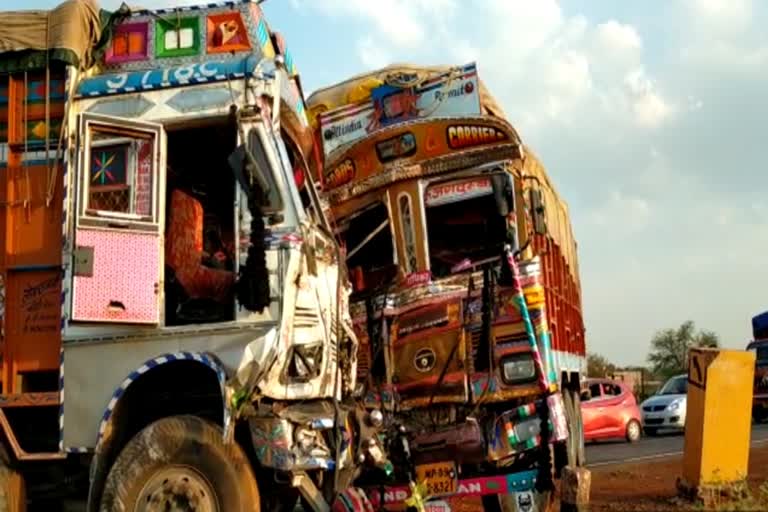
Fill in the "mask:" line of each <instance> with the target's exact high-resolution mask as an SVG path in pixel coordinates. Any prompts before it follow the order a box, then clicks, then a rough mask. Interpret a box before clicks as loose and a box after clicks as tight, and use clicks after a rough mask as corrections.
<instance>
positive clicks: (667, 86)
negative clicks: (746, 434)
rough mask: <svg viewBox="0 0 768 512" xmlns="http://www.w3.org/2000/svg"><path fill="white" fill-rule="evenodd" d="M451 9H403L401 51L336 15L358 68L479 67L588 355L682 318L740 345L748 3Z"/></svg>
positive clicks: (759, 256)
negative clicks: (569, 282) (567, 281)
mask: <svg viewBox="0 0 768 512" xmlns="http://www.w3.org/2000/svg"><path fill="white" fill-rule="evenodd" d="M301 1H303V2H304V5H305V6H306V7H305V8H309V10H310V12H313V13H317V12H320V11H319V9H318V8H315V7H312V6H311V5H309V4H310V0H301ZM339 1H341V0H339ZM583 4H584V5H585V9H594V10H598V8H593V6H592V3H590V2H587V3H583ZM435 5H437V4H435ZM458 5H460V7H459V8H458V9H459V10H456V9H454V8H453V7H447V8H445V9H444V10H445V13H441V12H439V11H440V9H442V8H441V7H439V8H438V9H437V12H439V15H428V14H427V11H426V10H425V9H424V8H423V7H417V6H415V4H414V6H410V7H406V8H403V7H402V6H401V9H405V10H402V11H401V14H399V16H404V17H410V18H409V19H410V21H413V22H414V23H416V24H417V25H418V26H419V27H421V28H420V29H419V30H418V32H419V33H421V34H423V35H424V36H423V37H425V38H426V39H425V41H427V42H428V44H419V45H415V46H412V47H408V48H406V47H405V46H403V44H402V43H400V42H397V41H393V40H392V39H391V38H390V37H389V36H388V32H387V31H386V30H384V29H382V28H381V27H380V26H379V25H378V24H377V23H376V22H375V21H374V20H373V19H372V18H370V17H361V16H360V15H357V14H354V13H352V12H351V11H349V10H346V11H344V13H343V14H338V13H337V15H338V16H342V17H345V18H344V19H345V22H348V23H349V26H355V27H356V28H357V29H358V32H359V33H360V34H361V35H360V36H359V37H358V40H359V41H360V42H359V44H358V46H357V49H358V55H357V57H358V59H359V60H360V62H361V63H364V65H365V66H366V67H371V66H373V65H374V63H381V62H383V61H384V60H385V59H390V58H391V59H390V60H391V61H411V62H422V63H441V64H442V63H456V64H460V63H465V62H469V61H473V60H474V61H477V62H478V69H479V73H480V76H481V78H482V79H483V80H484V81H485V82H486V83H487V84H488V86H489V88H490V90H491V92H492V93H493V94H494V95H495V96H496V98H497V99H498V100H499V102H500V103H501V105H502V107H503V108H504V110H505V111H506V113H507V114H508V116H509V119H510V121H511V122H512V123H513V124H514V125H515V126H516V127H517V128H518V130H519V131H520V133H521V135H522V136H523V138H524V140H526V141H527V142H528V143H529V144H531V146H532V147H533V149H534V150H535V151H536V152H537V154H538V155H539V157H541V158H542V160H543V162H544V164H545V165H546V166H547V168H548V170H549V173H550V175H551V177H552V179H553V180H554V182H555V183H556V185H557V187H558V189H559V191H560V192H561V193H562V194H563V195H564V197H565V199H566V200H567V201H568V203H569V205H570V210H571V213H572V222H573V224H574V226H573V227H574V231H575V233H576V236H577V237H578V240H579V258H580V267H581V272H582V284H583V287H584V290H583V294H584V295H583V297H584V299H583V300H584V306H583V307H584V311H585V314H586V325H587V329H588V343H589V345H590V349H592V350H595V351H598V352H604V353H605V354H606V355H607V356H609V357H611V358H614V359H615V360H616V362H619V363H627V364H629V363H632V364H636V363H640V362H642V361H643V359H644V358H645V354H646V350H647V345H648V339H649V338H650V336H651V335H652V334H653V331H655V330H656V329H658V328H664V327H673V326H675V325H679V323H680V322H682V321H684V320H687V319H689V318H690V319H693V320H695V321H696V322H697V324H699V325H700V327H703V328H707V329H714V330H716V331H718V332H720V334H721V335H722V338H723V340H724V341H725V342H726V343H729V342H730V343H731V346H733V343H735V344H736V345H739V344H740V341H739V340H745V339H746V338H747V336H748V331H749V321H748V318H749V315H751V314H753V313H754V312H757V311H759V310H761V309H765V308H766V306H765V303H764V300H765V298H764V296H763V295H764V294H763V293H762V291H763V290H764V289H766V288H768V273H766V272H764V270H765V258H764V257H763V252H764V251H763V248H764V247H765V246H766V245H767V244H768V202H766V201H765V200H764V199H763V198H762V197H761V195H760V194H761V192H760V191H762V190H765V188H766V187H768V175H766V174H764V173H759V172H757V171H756V170H759V169H762V168H763V167H764V165H763V160H764V158H763V155H762V153H761V150H760V149H761V146H760V143H761V142H760V138H759V137H760V134H761V133H762V132H761V131H760V129H761V128H762V127H763V126H764V120H765V119H766V118H768V103H766V102H765V101H763V99H764V98H763V96H764V91H765V89H766V87H768V72H766V69H768V37H767V36H765V34H764V31H762V27H764V26H765V25H766V22H767V21H768V20H766V19H765V16H764V14H765V13H763V16H762V17H759V16H758V11H759V10H760V9H763V6H762V5H761V4H758V3H755V4H754V5H753V4H752V2H750V1H748V0H720V1H716V0H676V1H675V2H671V3H665V2H661V3H659V5H656V4H655V3H654V5H653V6H651V5H650V4H648V5H647V8H646V4H641V6H640V7H632V8H631V9H627V10H626V11H638V12H639V11H641V10H645V12H642V13H640V14H639V15H638V16H637V18H636V22H635V19H631V18H627V19H625V18H621V17H619V16H617V15H616V13H619V12H624V11H625V9H622V8H620V7H615V13H613V15H609V16H602V17H596V16H594V15H592V14H590V13H578V14H574V13H573V12H572V9H571V10H568V9H565V8H561V2H558V1H557V0H537V1H534V2H532V1H530V0H482V1H479V2H476V3H473V4H472V6H471V7H470V6H467V5H465V4H458ZM562 5H563V6H565V5H568V6H570V7H572V6H573V5H574V4H573V3H570V4H566V3H565V2H562ZM606 5H610V6H613V5H614V4H613V3H608V4H606ZM617 5H618V4H617ZM342 9H343V6H342ZM451 9H454V10H451ZM432 12H433V13H434V12H436V11H432ZM402 13H404V14H402ZM337 19H341V18H337ZM649 20H650V21H649ZM410 21H409V23H410ZM351 58H352V59H354V58H355V56H354V54H353V55H352V56H351ZM338 78H339V79H343V78H344V77H343V76H339V77H338ZM662 289H670V291H665V292H664V293H660V290H662ZM712 290H721V291H722V293H723V296H722V302H723V303H724V305H723V306H722V307H721V308H719V310H718V315H713V314H712V302H711V296H712V295H711V293H712ZM638 319H641V320H638ZM627 325H632V326H633V328H632V329H631V330H629V331H628V330H627V328H626V326H627ZM617 339H621V340H622V343H620V344H618V343H615V340H617Z"/></svg>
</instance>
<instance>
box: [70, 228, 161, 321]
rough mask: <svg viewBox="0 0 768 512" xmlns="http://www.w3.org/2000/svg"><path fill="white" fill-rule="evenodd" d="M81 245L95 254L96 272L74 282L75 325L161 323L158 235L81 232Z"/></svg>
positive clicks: (98, 231) (79, 244)
mask: <svg viewBox="0 0 768 512" xmlns="http://www.w3.org/2000/svg"><path fill="white" fill-rule="evenodd" d="M75 242H76V244H77V246H78V247H90V248H92V249H93V270H92V273H91V275H76V276H75V277H74V282H73V290H72V320H74V321H89V322H118V323H140V324H156V323H158V321H159V319H160V308H159V300H158V299H159V293H158V286H159V281H160V266H161V264H162V262H161V259H160V258H161V255H160V237H159V235H158V234H155V233H139V232H116V231H105V230H99V229H78V230H77V232H76V233H75Z"/></svg>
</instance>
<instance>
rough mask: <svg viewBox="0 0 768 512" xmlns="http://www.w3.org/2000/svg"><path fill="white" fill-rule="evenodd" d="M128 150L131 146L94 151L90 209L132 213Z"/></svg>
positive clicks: (108, 147)
mask: <svg viewBox="0 0 768 512" xmlns="http://www.w3.org/2000/svg"><path fill="white" fill-rule="evenodd" d="M128 147H129V145H128V144H120V145H115V146H104V147H100V148H93V150H92V151H91V166H90V169H89V174H88V175H89V177H90V181H89V183H90V185H89V190H88V192H89V194H88V208H89V209H91V210H100V211H109V212H122V213H130V206H131V205H130V198H131V189H130V187H129V186H128Z"/></svg>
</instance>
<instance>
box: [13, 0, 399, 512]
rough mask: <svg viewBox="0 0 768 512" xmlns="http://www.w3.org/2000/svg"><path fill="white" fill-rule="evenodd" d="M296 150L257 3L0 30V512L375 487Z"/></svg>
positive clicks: (332, 282) (62, 11) (369, 444)
mask: <svg viewBox="0 0 768 512" xmlns="http://www.w3.org/2000/svg"><path fill="white" fill-rule="evenodd" d="M312 148H313V137H312V131H311V129H310V125H309V124H308V121H307V117H306V114H305V104H304V98H303V94H302V90H301V83H300V78H299V75H298V73H297V71H296V67H295V63H294V61H293V59H292V57H291V54H290V53H289V52H288V50H287V49H286V46H285V41H284V40H283V38H282V37H281V36H280V35H279V34H278V33H275V32H272V31H270V29H269V26H268V25H267V22H266V20H265V18H264V15H263V12H262V10H261V9H260V7H259V2H256V1H254V2H251V1H249V0H244V1H238V2H227V3H223V4H221V5H217V4H207V5H204V6H201V7H178V8H172V9H160V10H154V11H144V10H134V11H130V10H129V9H127V8H126V7H125V6H124V7H123V8H121V9H120V10H118V11H116V12H112V13H108V12H105V11H102V10H101V9H100V8H99V6H98V5H97V4H96V3H95V1H93V0H69V1H66V2H64V3H62V4H61V5H59V6H58V7H56V8H54V9H52V10H50V11H20V12H3V13H0V240H2V242H1V243H0V326H1V327H2V329H1V330H0V354H1V356H2V360H1V361H0V370H1V371H0V386H1V389H0V511H13V512H18V511H23V510H25V509H26V508H25V507H26V505H27V503H28V502H29V503H31V504H32V505H34V506H38V505H39V507H38V508H37V509H38V510H46V511H49V510H57V508H56V507H57V506H59V505H61V504H63V503H66V502H67V501H74V502H75V503H77V502H78V501H80V502H87V510H88V511H96V510H101V511H127V510H131V511H154V510H189V511H191V510H196V511H206V512H214V511H220V512H240V511H243V512H244V511H254V510H259V509H264V510H270V511H271V510H280V509H287V510H291V509H292V507H293V505H294V504H295V503H296V502H297V501H298V500H299V499H301V500H302V501H303V502H304V503H305V505H307V506H308V507H309V508H311V509H314V510H319V511H322V510H328V509H329V507H330V504H332V503H333V500H334V497H335V496H336V495H337V493H338V490H343V489H346V488H347V487H348V486H349V482H351V481H352V480H353V479H355V478H356V477H357V476H358V472H359V469H360V468H361V467H362V466H365V465H366V464H370V467H371V468H373V469H374V470H375V469H376V468H387V467H388V466H387V461H386V459H385V458H384V456H383V453H382V451H381V449H380V447H379V445H378V444H377V442H378V441H377V439H378V437H376V435H375V432H374V427H372V425H375V424H377V423H376V421H371V419H370V418H368V416H369V415H368V413H366V412H365V411H364V409H362V408H356V407H355V404H354V402H353V401H351V400H350V397H351V395H352V392H353V390H354V387H355V383H356V367H357V361H356V354H357V338H356V336H355V334H354V330H353V327H352V323H351V318H350V316H349V309H348V295H349V293H350V285H349V284H348V279H347V278H346V273H345V268H344V265H343V261H341V260H340V259H339V257H340V256H339V255H340V252H339V246H338V244H337V243H336V242H335V239H334V237H333V233H332V231H331V227H330V224H329V223H328V220H327V218H326V217H325V216H324V210H323V208H321V207H320V203H319V198H318V196H317V194H316V190H315V188H314V184H313V176H314V175H315V174H316V173H315V172H310V169H309V167H308V165H309V164H308V163H307V162H308V159H309V158H310V156H311V155H312V154H313V149H312ZM340 262H341V263H342V264H341V265H340ZM373 419H374V420H375V419H376V418H373ZM352 494H353V495H354V492H353V493H352Z"/></svg>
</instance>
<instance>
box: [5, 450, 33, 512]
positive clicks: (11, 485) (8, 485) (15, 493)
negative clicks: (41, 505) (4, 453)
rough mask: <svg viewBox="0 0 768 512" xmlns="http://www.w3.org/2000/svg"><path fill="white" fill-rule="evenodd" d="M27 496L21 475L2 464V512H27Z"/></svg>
mask: <svg viewBox="0 0 768 512" xmlns="http://www.w3.org/2000/svg"><path fill="white" fill-rule="evenodd" d="M26 510H27V494H26V491H25V487H24V478H23V477H22V476H21V473H19V472H18V471H14V470H12V469H11V468H9V467H7V466H4V465H3V463H2V462H0V512H25V511H26Z"/></svg>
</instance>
